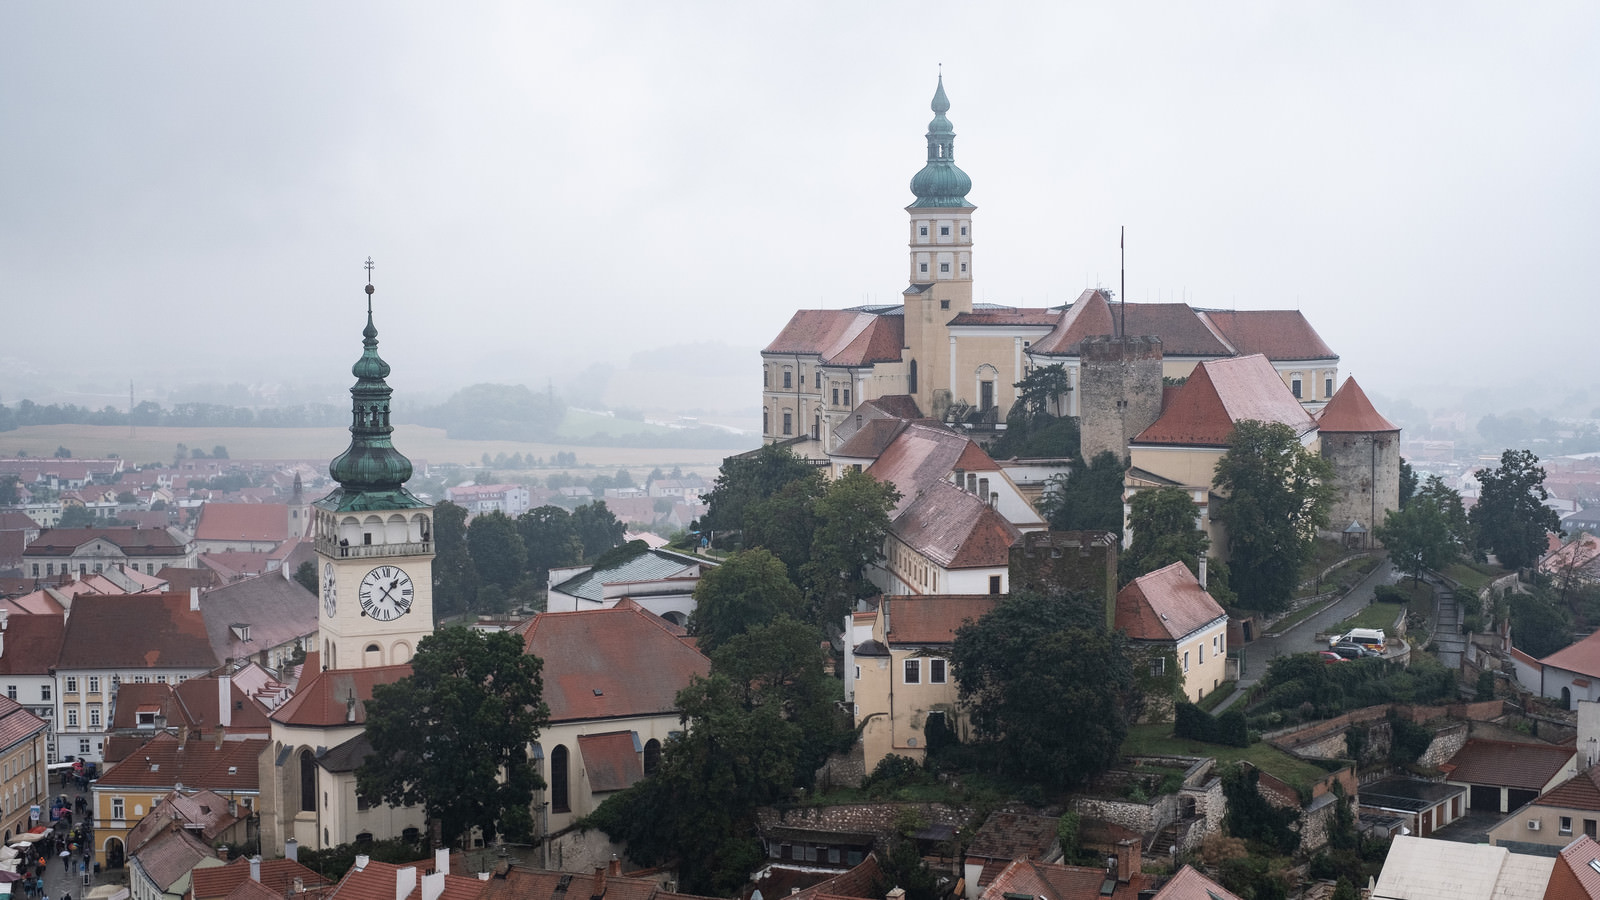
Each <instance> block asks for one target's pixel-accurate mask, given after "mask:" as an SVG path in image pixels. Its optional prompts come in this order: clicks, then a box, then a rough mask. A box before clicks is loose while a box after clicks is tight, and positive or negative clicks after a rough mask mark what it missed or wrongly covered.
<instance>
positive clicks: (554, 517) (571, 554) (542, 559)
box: [517, 506, 583, 583]
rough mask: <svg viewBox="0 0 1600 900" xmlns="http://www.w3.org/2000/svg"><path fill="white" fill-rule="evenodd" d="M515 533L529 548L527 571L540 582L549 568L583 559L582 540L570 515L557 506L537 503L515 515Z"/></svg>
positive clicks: (574, 563) (572, 563)
mask: <svg viewBox="0 0 1600 900" xmlns="http://www.w3.org/2000/svg"><path fill="white" fill-rule="evenodd" d="M517 533H518V534H520V535H521V536H522V545H523V546H524V547H526V548H527V551H528V572H529V574H530V575H532V576H533V578H534V579H535V580H536V581H539V582H541V583H542V582H543V581H544V579H545V576H546V575H548V574H549V573H550V570H551V569H555V568H560V567H561V566H571V565H576V564H578V563H580V562H582V561H583V540H582V539H581V538H579V537H578V530H577V528H575V527H574V526H573V524H572V514H571V513H569V512H567V511H566V510H564V509H562V508H561V507H559V506H538V507H534V508H533V509H530V510H528V511H527V512H525V513H523V514H522V515H520V516H517Z"/></svg>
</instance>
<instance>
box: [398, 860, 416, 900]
mask: <svg viewBox="0 0 1600 900" xmlns="http://www.w3.org/2000/svg"><path fill="white" fill-rule="evenodd" d="M416 889H417V867H416V866H406V867H405V868H403V869H396V870H395V872H394V900H406V898H407V897H409V896H411V892H412V891H414V890H416Z"/></svg>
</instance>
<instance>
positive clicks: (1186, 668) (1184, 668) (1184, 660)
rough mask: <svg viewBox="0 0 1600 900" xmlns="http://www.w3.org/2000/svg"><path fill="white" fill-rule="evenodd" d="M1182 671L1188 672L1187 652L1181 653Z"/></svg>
mask: <svg viewBox="0 0 1600 900" xmlns="http://www.w3.org/2000/svg"><path fill="white" fill-rule="evenodd" d="M1183 671H1185V672H1187V671H1189V651H1187V650H1185V651H1183Z"/></svg>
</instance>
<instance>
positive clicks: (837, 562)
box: [802, 471, 900, 634]
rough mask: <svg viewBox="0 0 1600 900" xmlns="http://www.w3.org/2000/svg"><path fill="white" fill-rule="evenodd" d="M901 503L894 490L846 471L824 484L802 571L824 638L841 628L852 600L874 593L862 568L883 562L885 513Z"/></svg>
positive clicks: (886, 525) (867, 477)
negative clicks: (809, 554)
mask: <svg viewBox="0 0 1600 900" xmlns="http://www.w3.org/2000/svg"><path fill="white" fill-rule="evenodd" d="M899 499H900V492H899V491H898V490H896V489H895V486H894V485H893V484H890V483H889V482H887V481H879V480H878V479H876V478H874V477H872V476H871V475H868V474H867V473H865V472H856V471H851V472H847V473H845V475H844V476H843V477H841V478H837V479H835V480H833V481H832V482H830V483H829V484H828V487H827V490H826V491H824V492H823V494H822V496H821V497H819V498H817V500H816V502H815V503H814V504H812V509H813V511H814V512H815V514H816V517H817V523H818V524H817V529H816V532H815V534H814V535H813V536H812V540H811V557H810V559H809V561H807V562H806V564H805V565H804V566H803V567H802V570H803V571H802V574H803V576H804V578H805V584H806V587H807V589H808V590H809V591H810V594H811V601H812V605H813V607H814V609H813V611H814V613H815V614H816V617H817V618H816V619H815V620H814V621H818V622H820V623H821V624H823V625H824V627H825V628H826V629H827V631H828V633H829V634H834V633H836V632H835V628H842V627H843V625H842V624H841V623H842V622H843V621H844V616H845V614H846V613H847V612H850V611H851V610H852V609H853V608H854V607H855V603H856V601H857V600H860V599H861V598H863V597H867V596H870V595H872V594H874V593H876V592H877V589H876V588H875V587H873V585H872V583H871V582H869V581H868V580H867V567H868V566H871V565H872V564H873V563H876V562H878V561H879V560H881V559H883V539H884V537H885V536H886V535H887V534H888V533H889V513H890V512H892V511H893V510H894V505H895V503H896V502H897V501H898V500H899Z"/></svg>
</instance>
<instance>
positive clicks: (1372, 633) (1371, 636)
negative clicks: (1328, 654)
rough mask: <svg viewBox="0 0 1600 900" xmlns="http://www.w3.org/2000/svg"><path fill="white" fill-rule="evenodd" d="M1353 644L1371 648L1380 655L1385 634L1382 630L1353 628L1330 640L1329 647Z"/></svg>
mask: <svg viewBox="0 0 1600 900" xmlns="http://www.w3.org/2000/svg"><path fill="white" fill-rule="evenodd" d="M1343 643H1351V644H1360V645H1361V646H1363V647H1370V648H1372V649H1373V650H1376V651H1378V652H1379V653H1382V652H1383V644H1384V634H1383V629H1382V628H1352V629H1350V630H1349V631H1347V632H1345V633H1344V634H1341V635H1338V636H1336V637H1331V638H1328V646H1329V647H1332V646H1334V645H1336V644H1343Z"/></svg>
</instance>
